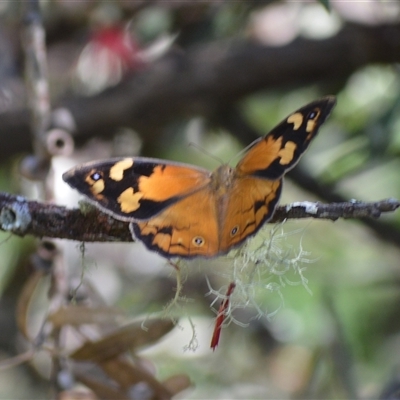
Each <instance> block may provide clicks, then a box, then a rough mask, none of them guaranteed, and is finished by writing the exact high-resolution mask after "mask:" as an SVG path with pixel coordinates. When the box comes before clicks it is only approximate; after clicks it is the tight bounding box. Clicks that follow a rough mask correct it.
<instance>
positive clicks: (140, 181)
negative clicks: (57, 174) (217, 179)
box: [63, 157, 211, 221]
mask: <svg viewBox="0 0 400 400" xmlns="http://www.w3.org/2000/svg"><path fill="white" fill-rule="evenodd" d="M210 175H211V172H209V171H207V170H205V169H202V168H197V167H194V166H193V167H192V166H191V165H187V164H182V163H173V162H165V161H164V160H158V159H154V158H144V157H136V158H115V159H109V160H104V161H97V162H96V161H95V162H90V163H86V164H83V165H81V166H77V167H75V168H73V169H71V170H70V171H68V172H66V173H65V174H64V175H63V179H64V181H66V182H67V183H68V184H69V185H70V186H72V187H73V188H75V189H77V190H78V191H79V192H80V193H82V194H84V195H85V196H87V198H88V199H89V200H91V201H92V202H93V203H94V204H95V205H96V206H97V207H99V208H100V209H102V210H103V211H104V212H106V213H109V214H111V215H112V216H114V217H115V218H117V219H120V220H123V221H146V220H149V219H150V218H153V217H155V216H156V215H158V214H160V213H161V212H162V211H163V210H164V209H166V208H168V207H170V206H171V205H173V204H175V203H177V202H179V201H181V199H183V198H185V197H186V196H189V195H190V194H192V193H194V192H196V191H199V190H200V189H201V188H202V187H206V186H207V185H208V184H209V182H210Z"/></svg>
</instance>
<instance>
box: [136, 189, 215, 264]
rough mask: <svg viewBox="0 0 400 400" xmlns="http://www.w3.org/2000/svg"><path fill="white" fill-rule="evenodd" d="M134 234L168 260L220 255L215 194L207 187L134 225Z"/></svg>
mask: <svg viewBox="0 0 400 400" xmlns="http://www.w3.org/2000/svg"><path fill="white" fill-rule="evenodd" d="M130 229H131V231H132V233H133V235H134V236H135V237H136V238H138V239H140V240H141V241H142V242H143V243H144V244H145V245H146V247H147V248H148V249H150V250H153V251H157V252H158V253H160V254H162V255H163V256H165V257H177V256H179V257H187V258H192V257H198V256H203V257H213V256H216V255H217V254H219V253H220V241H219V229H220V226H219V219H218V210H217V202H216V201H215V195H214V193H212V192H211V191H210V188H203V189H201V190H199V191H197V192H195V193H193V194H191V195H190V196H187V197H185V198H183V199H182V200H180V201H179V202H177V203H175V204H173V205H172V206H171V207H168V208H167V209H165V210H164V211H163V212H162V213H160V214H159V215H157V216H156V217H154V218H151V219H150V220H149V221H146V222H138V223H132V224H131V226H130Z"/></svg>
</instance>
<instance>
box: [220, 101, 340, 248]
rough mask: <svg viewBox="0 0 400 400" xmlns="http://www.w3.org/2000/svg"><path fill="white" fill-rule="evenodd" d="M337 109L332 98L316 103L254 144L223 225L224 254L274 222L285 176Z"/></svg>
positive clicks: (240, 166)
mask: <svg viewBox="0 0 400 400" xmlns="http://www.w3.org/2000/svg"><path fill="white" fill-rule="evenodd" d="M334 105H335V98H334V97H332V96H329V97H326V98H323V99H320V100H317V101H315V102H312V103H310V104H308V105H306V106H304V107H302V108H300V109H299V110H297V111H296V112H295V113H293V114H291V115H289V116H288V117H287V118H286V119H285V120H284V121H282V122H281V123H280V124H279V125H277V126H276V127H275V128H274V129H273V130H272V131H271V132H270V133H268V134H267V135H266V136H264V137H263V138H260V139H258V140H256V141H255V142H253V144H252V145H251V146H250V149H249V150H248V152H247V153H246V154H245V156H244V157H243V158H242V159H241V160H240V161H239V163H238V165H237V167H236V171H235V178H234V180H233V182H234V184H233V185H232V189H231V192H230V194H229V197H228V198H229V200H228V202H227V205H226V209H225V212H224V216H223V221H222V223H221V234H220V237H221V244H220V250H221V253H223V252H227V251H228V250H229V249H230V248H232V247H234V246H237V245H238V244H240V243H242V242H243V241H244V240H245V239H246V238H247V237H249V236H252V235H254V234H255V233H256V232H257V231H258V230H259V229H260V228H261V227H262V225H263V224H264V223H265V222H267V221H268V220H270V219H271V218H272V216H273V213H274V211H275V207H276V205H277V204H278V200H279V197H280V193H281V190H282V177H283V175H284V174H285V173H286V172H287V171H288V170H290V169H291V168H293V167H294V166H295V165H296V164H297V163H298V161H299V159H300V157H301V155H302V154H303V153H304V151H305V150H306V149H307V147H308V145H309V143H310V141H311V140H312V139H313V138H314V137H315V135H316V134H317V132H318V129H319V127H320V126H321V124H322V123H323V122H324V121H325V120H326V118H327V117H328V116H329V113H330V111H331V110H332V108H333V107H334Z"/></svg>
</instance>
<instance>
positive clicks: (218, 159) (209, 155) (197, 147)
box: [189, 142, 225, 165]
mask: <svg viewBox="0 0 400 400" xmlns="http://www.w3.org/2000/svg"><path fill="white" fill-rule="evenodd" d="M189 146H191V147H195V148H196V149H197V150H199V151H201V152H202V153H203V154H205V155H207V156H208V157H210V158H212V159H214V160H216V161H218V162H219V163H220V164H221V165H222V164H225V163H224V162H223V160H221V159H220V158H219V157H217V156H215V155H214V154H211V153H210V152H208V151H207V150H206V149H204V148H203V147H201V146H199V145H198V144H197V143H194V142H190V143H189Z"/></svg>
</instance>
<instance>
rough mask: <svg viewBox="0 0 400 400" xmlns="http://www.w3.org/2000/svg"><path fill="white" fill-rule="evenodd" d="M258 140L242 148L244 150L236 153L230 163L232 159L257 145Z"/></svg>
mask: <svg viewBox="0 0 400 400" xmlns="http://www.w3.org/2000/svg"><path fill="white" fill-rule="evenodd" d="M257 142H258V141H257V140H256V142H252V143H250V144H249V145H247V146H246V147H245V148H244V149H242V150H240V151H239V152H238V153H236V154H235V155H234V156H233V157H231V158H230V159H229V161H228V164H230V163H231V161H232V160H233V159H234V158H237V157H241V156H242V155H243V154H245V153H247V152H248V151H249V149H250V148H251V147H253V146H254V145H255V143H257Z"/></svg>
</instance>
